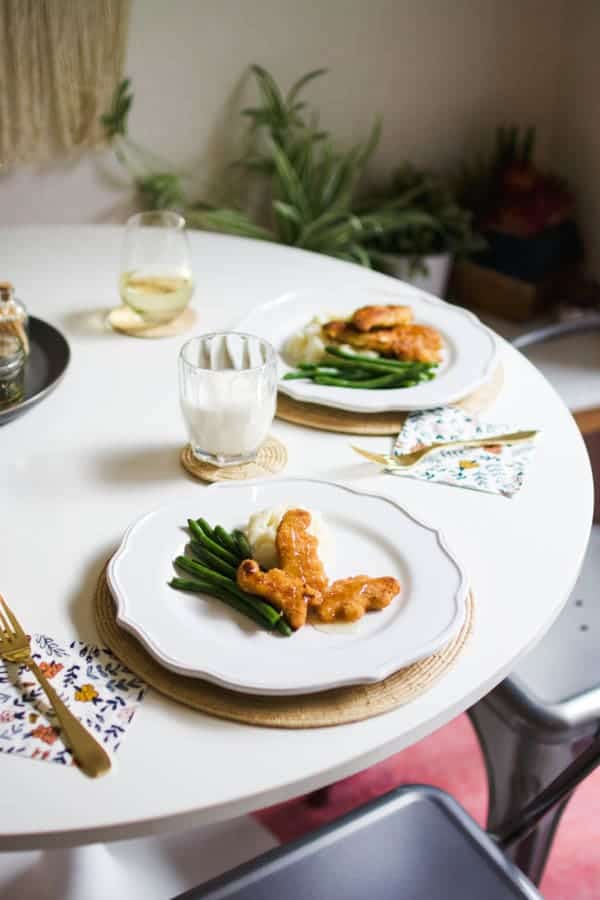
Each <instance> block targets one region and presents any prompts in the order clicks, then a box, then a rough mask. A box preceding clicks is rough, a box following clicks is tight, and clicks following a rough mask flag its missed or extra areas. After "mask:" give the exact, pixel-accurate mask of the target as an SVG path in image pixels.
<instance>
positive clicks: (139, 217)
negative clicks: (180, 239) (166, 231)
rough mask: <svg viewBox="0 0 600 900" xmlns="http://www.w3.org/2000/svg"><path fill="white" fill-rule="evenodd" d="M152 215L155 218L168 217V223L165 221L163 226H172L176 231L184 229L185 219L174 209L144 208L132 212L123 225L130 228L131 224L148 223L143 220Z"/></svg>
mask: <svg viewBox="0 0 600 900" xmlns="http://www.w3.org/2000/svg"><path fill="white" fill-rule="evenodd" d="M153 216H154V217H156V218H157V219H158V218H165V219H170V222H169V223H167V222H165V227H167V228H174V229H176V230H177V231H183V230H184V229H185V226H186V221H185V219H184V217H183V216H182V215H181V214H180V213H178V212H175V210H173V209H146V210H143V211H142V212H138V213H134V215H133V216H130V217H129V218H128V219H127V221H126V223H125V227H126V228H130V227H131V226H132V225H144V224H148V225H150V224H151V222H149V221H148V222H144V220H145V219H151V218H152V217H153Z"/></svg>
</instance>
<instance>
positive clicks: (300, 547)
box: [276, 509, 329, 606]
mask: <svg viewBox="0 0 600 900" xmlns="http://www.w3.org/2000/svg"><path fill="white" fill-rule="evenodd" d="M310 523H311V515H310V513H309V512H308V510H306V509H290V510H288V511H287V512H286V513H285V515H284V516H283V518H282V520H281V522H280V523H279V528H278V529H277V538H276V545H277V553H278V554H279V565H280V566H281V568H282V569H283V570H284V572H287V573H288V575H291V576H292V577H293V578H299V579H300V580H301V581H303V582H304V583H305V584H307V585H308V586H309V587H311V588H314V589H315V590H316V591H317V592H318V594H319V596H318V598H315V600H317V599H318V601H319V602H320V600H321V594H322V592H323V591H324V590H325V589H326V587H327V585H328V584H329V579H328V578H327V575H326V574H325V569H324V567H323V563H322V562H321V560H320V558H319V541H318V540H317V538H316V537H315V536H314V535H312V534H309V532H308V528H309V527H310ZM310 605H311V606H314V605H315V602H312V603H311V604H310Z"/></svg>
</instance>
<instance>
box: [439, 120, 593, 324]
mask: <svg viewBox="0 0 600 900" xmlns="http://www.w3.org/2000/svg"><path fill="white" fill-rule="evenodd" d="M456 187H457V191H458V195H459V196H460V198H461V201H462V202H463V204H464V205H465V206H467V207H468V208H469V209H471V211H472V212H473V214H474V217H475V222H476V223H477V226H478V228H479V229H480V230H481V232H482V234H483V235H484V237H485V240H486V249H485V251H484V252H482V253H478V254H477V255H476V256H475V258H474V260H472V261H470V262H469V263H468V264H464V265H461V266H457V267H456V269H455V271H454V274H453V286H452V287H453V293H454V295H455V296H456V298H457V299H458V300H459V301H460V302H462V303H465V304H466V305H473V306H479V307H481V308H485V309H487V310H489V311H490V312H494V313H496V314H499V315H503V316H505V317H507V318H513V319H516V320H519V321H523V320H526V319H528V318H530V317H531V316H533V315H535V314H537V313H538V312H539V311H541V309H542V308H543V307H544V306H547V305H548V304H550V303H551V302H553V301H554V300H555V299H558V298H560V297H562V296H565V295H566V296H568V295H569V294H570V293H572V292H573V285H578V284H579V267H580V264H581V261H582V259H583V244H582V241H581V237H580V234H579V230H578V227H577V224H576V221H575V211H574V210H575V203H574V196H573V193H572V191H571V190H570V188H569V185H568V184H567V183H566V181H565V180H564V179H563V178H561V177H560V176H559V175H557V174H555V173H554V172H551V171H547V170H545V169H543V168H541V167H540V166H539V165H538V164H536V162H535V130H534V128H533V127H529V128H527V129H524V130H521V129H519V128H518V127H517V126H511V127H500V128H498V129H497V131H496V138H495V143H494V146H493V148H492V150H491V152H488V153H481V154H480V155H479V156H478V157H475V158H473V159H472V160H470V161H468V162H467V163H465V164H463V166H462V168H461V170H460V171H459V173H458V176H457V180H456Z"/></svg>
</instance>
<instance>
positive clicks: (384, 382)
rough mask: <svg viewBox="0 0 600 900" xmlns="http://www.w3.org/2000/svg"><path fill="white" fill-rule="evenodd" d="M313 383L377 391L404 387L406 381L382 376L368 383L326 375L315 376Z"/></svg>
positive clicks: (391, 376)
mask: <svg viewBox="0 0 600 900" xmlns="http://www.w3.org/2000/svg"><path fill="white" fill-rule="evenodd" d="M313 381H314V382H315V384H326V385H330V386H331V387H348V388H365V389H368V390H375V389H376V388H393V387H404V386H405V382H406V379H404V378H403V379H400V378H399V377H398V375H394V374H390V375H382V376H381V377H380V378H370V379H368V380H366V381H350V380H349V379H345V378H332V377H330V376H326V375H315V377H314V379H313Z"/></svg>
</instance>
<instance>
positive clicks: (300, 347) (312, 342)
mask: <svg viewBox="0 0 600 900" xmlns="http://www.w3.org/2000/svg"><path fill="white" fill-rule="evenodd" d="M327 321H328V319H327V318H326V317H325V316H313V318H312V319H311V320H310V322H307V323H306V325H304V326H303V327H302V328H300V329H299V330H298V331H295V332H294V334H292V336H291V337H289V338H288V340H287V341H286V344H285V347H284V348H283V355H284V357H285V359H286V362H288V363H289V364H290V366H297V365H298V363H303V362H304V363H320V362H321V361H322V360H323V359H324V358H325V356H326V353H325V342H324V341H323V335H322V326H323V325H324V324H325V322H327Z"/></svg>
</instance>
